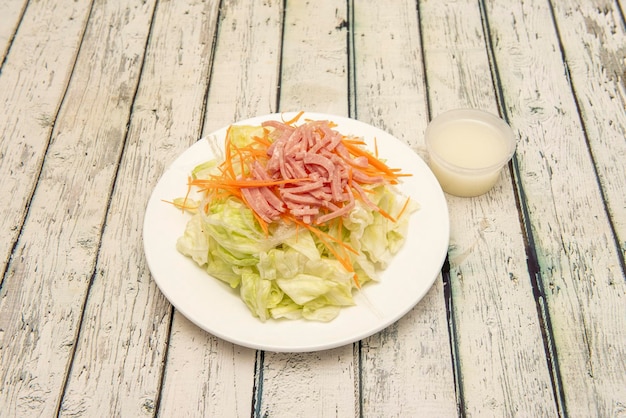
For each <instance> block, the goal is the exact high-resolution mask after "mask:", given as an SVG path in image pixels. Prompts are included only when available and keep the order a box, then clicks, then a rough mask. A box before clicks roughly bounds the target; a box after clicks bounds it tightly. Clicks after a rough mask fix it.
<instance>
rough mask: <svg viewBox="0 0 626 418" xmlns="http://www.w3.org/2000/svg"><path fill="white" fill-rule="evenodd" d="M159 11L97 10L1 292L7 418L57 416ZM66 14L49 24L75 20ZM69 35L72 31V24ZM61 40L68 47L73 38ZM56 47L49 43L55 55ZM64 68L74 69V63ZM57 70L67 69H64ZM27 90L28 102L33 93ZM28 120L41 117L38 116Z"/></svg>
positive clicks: (135, 7) (140, 5)
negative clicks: (153, 21)
mask: <svg viewBox="0 0 626 418" xmlns="http://www.w3.org/2000/svg"><path fill="white" fill-rule="evenodd" d="M153 7H154V3H150V2H144V1H129V2H127V3H126V4H123V3H122V4H120V3H119V2H116V3H111V2H100V3H97V4H96V5H94V8H93V9H92V10H91V13H90V20H89V24H88V27H87V30H86V32H85V35H84V39H83V41H82V43H81V50H80V53H79V55H78V58H77V61H76V65H75V67H74V71H73V73H72V79H71V82H70V84H69V87H68V90H67V92H66V95H65V100H64V102H63V105H62V107H61V109H60V111H59V114H58V117H57V118H56V122H55V123H54V130H53V132H52V138H51V140H50V145H49V147H48V149H47V153H46V159H45V162H44V165H43V168H42V171H41V176H40V178H39V182H38V184H37V189H36V192H35V194H34V196H33V199H32V201H31V203H30V207H29V214H28V218H27V221H26V223H25V224H24V228H23V230H22V234H21V236H20V239H19V241H18V243H17V246H16V250H15V253H14V256H13V259H12V262H11V263H10V265H9V268H8V272H7V276H6V278H5V281H4V283H3V287H2V297H1V298H0V318H2V321H3V324H2V326H1V327H0V328H2V329H3V331H4V337H3V342H2V347H3V350H2V355H1V356H0V370H2V373H3V375H2V382H3V384H4V390H3V391H1V392H0V396H1V397H2V400H1V401H0V403H1V404H2V405H4V408H5V409H4V410H5V411H9V412H8V414H9V415H15V416H22V415H43V416H51V415H53V414H56V411H57V409H58V407H59V402H60V397H61V395H62V391H63V386H64V382H65V377H66V376H65V375H66V371H67V369H68V367H69V364H70V360H71V358H72V353H73V350H74V348H73V347H74V345H75V342H76V333H77V329H78V326H79V324H80V321H81V315H82V309H83V305H84V303H85V297H86V294H87V291H88V288H89V285H90V281H91V279H92V275H94V264H95V258H96V255H97V253H98V247H99V242H100V238H101V231H102V228H103V223H104V220H105V215H106V211H107V208H108V200H109V196H110V191H111V188H112V183H113V179H114V178H115V174H116V172H117V166H118V160H119V156H120V153H121V150H122V146H123V143H124V138H125V135H126V129H127V123H128V120H129V114H130V108H131V105H132V101H133V96H134V93H135V89H136V85H137V82H138V78H139V71H140V69H141V63H142V59H143V54H144V52H145V51H144V47H145V43H146V38H147V36H148V29H149V23H150V20H151V17H152V9H153ZM29 10H30V9H29ZM48 11H49V12H51V13H54V12H55V11H54V10H48ZM62 11H63V10H61V9H59V11H58V12H57V14H56V19H55V18H52V19H51V22H55V21H58V20H59V19H61V20H68V16H65V15H63V14H62V13H60V12H62ZM70 20H71V19H70ZM53 26H54V25H53ZM111 28H115V31H111ZM65 29H66V30H67V31H68V32H69V29H70V28H67V27H65ZM40 30H41V29H40ZM69 33H71V32H69ZM56 36H57V37H58V40H59V41H60V42H61V41H62V42H64V40H65V36H67V35H66V34H64V33H58V34H56ZM70 39H71V38H70ZM54 46H55V45H53V44H51V45H48V46H47V47H48V48H51V49H52V50H53V52H54V53H56V54H58V51H55V50H54V48H53V47H54ZM60 49H61V50H62V48H60ZM65 64H66V65H71V60H65ZM59 70H60V71H59V73H60V74H65V73H67V69H66V68H60V69H59ZM42 74H44V75H45V74H46V72H45V71H44V72H42ZM48 76H50V74H48ZM52 76H53V78H54V74H52ZM33 89H35V91H32V92H31V93H35V94H36V86H33ZM22 94H24V96H25V97H29V94H28V92H25V93H22ZM35 100H36V96H35ZM51 107H52V106H50V108H51ZM49 110H50V109H49V108H45V109H42V111H49ZM53 115H54V113H52V114H51V115H50V116H53ZM103 115H106V118H103V117H102V116H103ZM31 117H42V115H41V113H40V112H35V115H33V116H31ZM26 119H27V120H28V119H29V118H28V117H27V118H26ZM50 123H52V121H50ZM46 129H50V128H49V127H48V128H46ZM16 133H17V132H16ZM16 133H14V134H16ZM13 152H14V154H13V155H15V151H13ZM33 154H35V153H33ZM18 155H19V154H18ZM31 158H32V160H34V161H36V160H37V158H36V156H32V157H31ZM3 167H4V166H3ZM113 215H114V214H112V216H113ZM126 251H128V248H126ZM128 267H129V269H132V267H131V266H128ZM95 275H96V276H97V275H98V273H95ZM130 286H131V288H132V284H131V285H130ZM131 294H132V293H131ZM140 332H142V331H140ZM92 348H97V347H92Z"/></svg>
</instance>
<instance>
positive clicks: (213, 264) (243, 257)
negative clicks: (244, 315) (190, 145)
mask: <svg viewBox="0 0 626 418" xmlns="http://www.w3.org/2000/svg"><path fill="white" fill-rule="evenodd" d="M258 131H259V127H246V128H242V130H241V131H236V132H235V133H234V134H233V136H232V138H233V140H235V141H237V142H238V143H239V144H240V145H241V144H245V141H246V140H247V139H246V138H248V137H249V135H251V134H253V133H257V132H258ZM217 165H218V162H217V161H209V162H206V163H203V164H201V165H199V166H198V167H196V168H195V169H194V170H193V172H192V173H193V174H192V175H193V176H194V177H200V178H202V177H203V176H209V175H210V174H211V172H213V171H214V170H215V169H216V167H217ZM368 197H369V198H370V200H371V201H372V202H373V203H375V204H376V205H377V206H378V207H379V208H380V209H382V210H384V211H385V212H386V213H389V214H397V213H400V212H401V211H402V207H403V205H404V204H405V202H406V199H405V198H403V197H402V196H400V194H399V193H398V192H397V191H396V190H395V189H394V188H392V187H391V186H386V185H385V186H381V185H378V186H376V187H372V188H371V190H370V194H368ZM177 201H178V203H179V204H180V203H181V201H182V199H177ZM175 203H176V202H175ZM184 206H185V208H186V209H191V210H190V212H193V214H192V216H191V218H190V219H189V221H188V223H187V226H186V228H185V231H184V233H183V235H182V236H181V237H180V238H179V239H178V241H177V244H176V248H177V250H178V251H179V252H180V253H182V254H184V255H185V256H187V257H189V258H191V259H192V260H193V261H194V262H195V263H197V264H198V265H199V266H200V267H202V268H204V269H205V270H206V272H207V273H208V274H209V275H211V276H213V277H215V278H217V279H219V280H221V281H223V282H225V283H227V284H228V285H229V286H230V287H232V288H235V289H237V288H238V289H239V294H240V297H241V299H242V301H243V302H244V303H245V304H246V306H247V307H248V308H249V310H250V312H251V313H252V315H254V316H255V317H257V318H259V319H260V320H261V321H267V320H269V319H281V318H283V319H290V320H292V319H299V318H304V319H307V320H313V321H322V322H327V321H330V320H332V319H334V318H335V317H336V316H337V315H338V314H339V312H340V310H341V308H342V307H346V306H351V305H354V303H355V302H354V298H353V293H354V292H355V291H358V287H357V285H356V284H355V280H354V275H355V274H356V275H357V277H358V283H359V284H360V286H363V285H364V284H366V283H368V282H370V281H377V280H379V272H380V271H381V270H383V269H385V268H386V267H387V266H388V265H389V263H390V262H391V260H392V258H393V256H394V255H395V254H396V253H397V252H398V250H399V249H400V247H401V246H402V243H403V242H404V240H405V238H406V234H407V229H408V222H409V214H410V213H411V212H413V211H415V210H416V209H417V207H418V206H417V204H416V203H415V202H413V201H409V205H408V207H407V208H406V209H405V210H404V213H403V215H402V216H401V217H400V219H398V220H396V222H393V221H391V220H389V219H388V218H386V217H384V216H382V215H381V214H380V213H379V212H378V211H375V210H372V209H371V208H370V207H368V206H366V205H365V204H364V203H362V202H361V201H357V202H356V205H355V207H354V209H353V210H352V211H351V212H350V213H349V214H348V215H347V216H345V217H343V218H342V219H341V220H340V221H337V222H330V223H329V224H328V225H324V226H320V227H319V228H320V229H322V230H323V231H324V232H327V233H332V234H333V235H334V236H338V237H341V240H342V241H343V242H345V243H348V244H350V246H351V247H352V248H354V249H355V250H356V254H352V253H350V254H349V255H350V257H351V262H352V265H353V267H354V270H355V271H354V272H350V271H347V270H346V268H345V267H344V265H342V263H340V262H339V261H338V260H337V259H336V258H335V257H334V255H333V254H332V252H331V251H330V250H329V248H328V243H327V242H322V241H321V240H320V238H319V237H318V236H316V235H315V234H313V233H311V232H310V231H309V230H307V229H305V228H302V227H297V226H296V225H295V224H286V223H284V222H276V223H272V224H270V225H269V233H266V232H265V231H264V230H263V229H262V228H261V226H260V225H259V223H258V221H257V219H256V218H255V216H254V214H253V212H252V210H251V209H250V208H249V207H248V206H246V205H245V204H244V203H243V202H242V201H240V200H239V199H236V198H234V197H232V196H229V197H225V198H223V199H213V200H211V201H210V202H202V201H200V202H194V201H191V200H189V199H187V198H185V205H184ZM200 207H203V208H204V207H205V208H206V210H199V208H200Z"/></svg>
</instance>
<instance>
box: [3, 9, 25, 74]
mask: <svg viewBox="0 0 626 418" xmlns="http://www.w3.org/2000/svg"><path fill="white" fill-rule="evenodd" d="M27 5H28V1H27V0H24V1H21V2H20V1H8V0H5V1H0V66H1V65H2V62H3V61H4V58H5V56H6V54H7V52H8V50H9V47H10V45H11V41H12V40H13V38H14V36H15V32H16V31H17V28H18V26H19V24H20V20H21V18H22V14H23V13H24V10H25V9H26V6H27Z"/></svg>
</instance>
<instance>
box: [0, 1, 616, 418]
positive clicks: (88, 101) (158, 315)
mask: <svg viewBox="0 0 626 418" xmlns="http://www.w3.org/2000/svg"><path fill="white" fill-rule="evenodd" d="M625 12H626V2H625V1H624V0H525V1H519V0H499V1H498V0H455V1H442V0H419V1H416V0H390V1H386V2H382V1H375V0H349V1H345V0H341V1H339V0H328V1H321V2H313V1H309V2H305V1H303V0H286V1H276V0H264V1H254V0H247V1H245V0H239V1H235V0H222V1H218V0H213V1H210V0H207V1H200V0H176V1H174V0H158V1H157V0H141V1H139V0H119V1H103V0H100V1H98V0H91V1H90V0H74V1H54V0H39V1H35V0H30V1H28V0H0V133H1V139H0V141H1V142H0V202H1V205H0V212H1V214H0V237H1V238H0V263H1V265H0V272H1V275H0V416H2V417H5V416H6V417H30V416H44V417H48V416H64V417H65V416H67V417H70V416H71V417H79V416H80V417H109V416H120V417H140V416H155V415H158V416H162V417H174V416H175V417H183V416H189V417H195V416H215V417H249V416H254V417H316V416H319V417H330V416H336V417H349V416H363V417H383V416H385V417H392V416H394V417H417V416H424V417H439V416H442V417H448V416H457V415H460V416H472V417H489V416H494V417H504V416H507V417H508V416H518V417H551V416H571V417H625V416H626V276H625V270H626V268H625V263H624V258H625V251H626V192H625V191H626V139H625V135H626V29H625V27H626V23H625V21H624V13H625ZM458 107H472V108H481V109H485V110H488V111H491V112H493V113H496V114H500V115H501V116H502V117H503V118H504V119H506V120H507V121H508V122H509V123H510V125H511V126H512V127H513V129H514V131H515V133H516V135H517V138H518V148H517V153H516V155H515V157H514V159H513V161H512V162H511V164H510V165H509V166H508V169H507V170H505V172H504V173H503V174H502V176H501V178H500V180H499V182H498V184H497V186H496V188H495V189H493V190H492V191H491V192H489V193H488V194H486V195H484V196H481V197H477V198H456V197H453V196H450V195H447V196H446V199H447V203H448V205H449V213H450V222H451V234H450V247H449V252H448V259H447V262H446V263H445V264H444V266H443V269H442V272H441V275H440V277H438V278H437V280H436V283H435V285H434V286H433V287H432V289H431V290H430V292H429V293H428V295H427V296H426V297H425V298H424V299H423V300H422V301H421V302H420V303H419V304H417V306H416V307H415V308H414V309H413V310H412V311H411V312H410V313H409V314H407V315H406V316H405V317H403V318H402V319H401V320H399V321H398V322H397V323H395V324H394V325H392V326H390V327H389V328H388V329H385V330H384V331H382V332H380V333H378V334H375V335H373V336H372V337H369V338H366V339H364V340H362V341H359V342H357V343H354V344H353V345H348V346H343V347H340V348H336V349H332V350H327V351H322V352H313V353H300V354H291V353H273V352H263V351H254V350H251V349H248V348H243V347H240V346H236V345H233V344H231V343H228V342H226V341H223V340H220V339H218V338H216V337H214V336H212V335H210V334H209V333H207V332H204V331H202V330H201V329H199V328H198V327H196V326H195V325H192V324H191V323H190V322H189V321H188V320H186V319H185V318H184V317H183V316H182V315H181V314H180V313H178V312H177V311H176V310H175V309H173V308H172V306H171V305H170V304H169V302H168V301H167V300H166V299H165V298H164V297H163V295H162V294H161V293H160V292H159V290H158V287H157V286H156V284H155V282H154V281H153V280H152V278H151V275H150V273H149V271H148V269H147V267H146V263H145V259H144V252H143V244H142V222H143V215H144V211H145V206H146V203H147V200H148V197H149V196H150V193H151V191H152V189H153V187H154V185H155V184H156V182H157V180H158V178H159V176H160V175H161V174H162V173H163V171H164V170H165V168H166V167H167V166H168V164H169V163H171V162H172V161H173V159H174V158H175V157H176V156H177V155H178V154H180V153H181V152H183V151H184V150H185V149H186V148H187V147H189V146H190V145H191V144H192V143H194V142H195V141H196V140H197V139H198V138H200V137H202V136H203V134H206V133H208V132H211V131H213V130H215V129H217V128H220V127H223V126H226V125H228V124H230V123H232V122H235V121H237V120H240V119H243V118H246V117H252V116H256V115H262V114H267V113H273V112H279V111H286V110H301V109H302V110H308V111H314V112H322V113H330V114H336V115H341V116H350V117H353V118H355V119H359V120H361V121H363V122H366V123H369V124H372V125H374V126H377V127H379V128H382V129H384V130H386V131H388V132H390V133H391V134H393V135H395V136H396V137H397V138H399V139H401V140H403V141H405V142H406V143H407V144H408V145H409V146H410V147H411V148H412V149H413V150H414V151H415V152H416V153H417V154H419V155H420V156H422V157H425V147H424V140H423V133H424V130H425V128H426V125H427V123H428V121H429V120H430V119H432V118H433V117H434V116H436V115H437V114H439V113H441V112H443V111H445V110H448V109H452V108H458Z"/></svg>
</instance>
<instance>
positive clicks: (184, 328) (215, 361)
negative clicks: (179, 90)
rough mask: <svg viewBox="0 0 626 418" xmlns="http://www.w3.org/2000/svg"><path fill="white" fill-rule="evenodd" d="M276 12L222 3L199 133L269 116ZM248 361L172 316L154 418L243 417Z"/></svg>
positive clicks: (272, 7)
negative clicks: (265, 115) (204, 115)
mask: <svg viewBox="0 0 626 418" xmlns="http://www.w3.org/2000/svg"><path fill="white" fill-rule="evenodd" d="M282 14H283V10H282V7H281V4H280V3H277V2H263V3H262V2H254V1H251V2H242V1H225V2H223V3H222V5H221V8H220V16H219V31H218V32H217V36H218V39H217V44H216V45H215V54H214V62H213V65H212V69H211V77H210V80H211V82H210V88H209V92H208V97H207V108H206V117H205V120H204V129H203V133H204V135H207V134H209V133H211V132H213V131H214V130H216V129H218V128H221V127H223V126H226V125H228V124H230V123H232V122H235V121H237V120H240V119H243V118H246V117H250V116H255V115H257V114H265V113H271V112H274V111H275V110H276V107H275V106H276V97H277V88H276V84H277V81H278V68H279V58H280V52H279V51H280V43H281V34H282ZM207 81H208V79H207ZM255 361H256V352H255V350H250V349H246V348H243V347H240V346H237V345H234V344H231V343H228V342H226V341H223V340H221V339H219V338H217V337H214V336H212V335H210V334H208V333H206V332H204V331H202V330H201V329H199V328H198V327H196V326H195V325H193V324H191V323H190V322H189V321H187V320H186V319H185V318H184V317H183V316H182V315H181V314H180V313H179V312H175V314H174V319H173V323H172V335H171V337H170V343H169V350H168V357H167V368H166V374H165V377H164V382H163V394H162V399H161V406H160V409H159V415H162V416H226V415H227V416H233V417H235V416H236V417H249V416H251V410H252V396H253V393H254V391H253V388H254V383H255V379H254V370H255V369H254V368H255ZM190 382H191V383H190ZM199 382H202V383H201V384H200V383H199ZM190 386H191V387H193V388H196V390H189V388H190Z"/></svg>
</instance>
